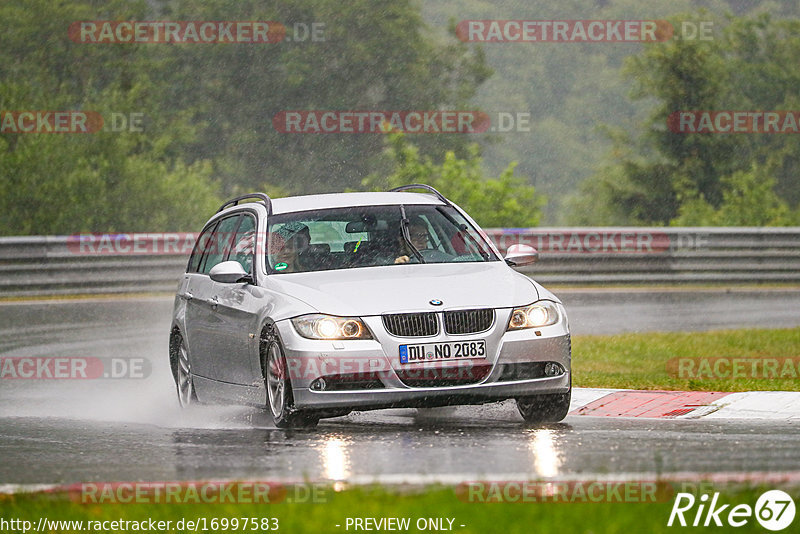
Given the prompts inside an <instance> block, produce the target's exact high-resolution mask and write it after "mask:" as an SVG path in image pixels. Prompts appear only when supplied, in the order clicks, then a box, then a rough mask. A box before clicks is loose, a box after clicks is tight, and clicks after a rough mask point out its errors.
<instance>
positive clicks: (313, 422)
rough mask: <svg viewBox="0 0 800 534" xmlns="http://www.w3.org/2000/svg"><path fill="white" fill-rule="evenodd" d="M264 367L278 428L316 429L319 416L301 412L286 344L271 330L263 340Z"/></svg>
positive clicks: (268, 397)
mask: <svg viewBox="0 0 800 534" xmlns="http://www.w3.org/2000/svg"><path fill="white" fill-rule="evenodd" d="M261 359H262V362H261V365H262V369H263V371H264V386H265V387H266V390H267V408H269V411H270V413H271V414H272V420H273V421H274V422H275V426H277V427H278V428H303V427H315V426H317V423H319V417H318V416H317V415H315V414H314V413H313V412H307V411H298V410H297V409H296V408H295V406H294V398H293V397H292V382H291V380H290V377H289V373H288V372H287V365H286V355H285V353H284V351H283V344H282V343H281V340H280V338H279V337H278V335H277V333H276V332H275V330H274V327H270V328H268V329H266V330H265V331H264V335H263V336H262V339H261Z"/></svg>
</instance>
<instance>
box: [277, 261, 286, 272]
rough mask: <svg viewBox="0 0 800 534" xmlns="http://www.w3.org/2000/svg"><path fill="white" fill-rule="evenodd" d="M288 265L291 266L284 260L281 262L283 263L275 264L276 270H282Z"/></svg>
mask: <svg viewBox="0 0 800 534" xmlns="http://www.w3.org/2000/svg"><path fill="white" fill-rule="evenodd" d="M288 266H289V265H288V264H286V263H283V262H281V263H276V264H275V270H276V271H282V270H284V269H286V268H287V267H288Z"/></svg>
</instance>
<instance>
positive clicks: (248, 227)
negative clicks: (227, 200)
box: [228, 215, 256, 273]
mask: <svg viewBox="0 0 800 534" xmlns="http://www.w3.org/2000/svg"><path fill="white" fill-rule="evenodd" d="M233 243H234V245H233V249H232V250H231V253H230V256H229V257H228V259H229V260H235V261H238V262H239V263H240V264H241V266H242V267H243V268H244V270H245V271H247V272H248V273H250V272H252V271H251V267H252V266H253V251H254V249H255V243H256V219H255V217H253V216H252V215H243V216H242V222H241V224H239V229H238V230H236V237H235V238H234V240H233Z"/></svg>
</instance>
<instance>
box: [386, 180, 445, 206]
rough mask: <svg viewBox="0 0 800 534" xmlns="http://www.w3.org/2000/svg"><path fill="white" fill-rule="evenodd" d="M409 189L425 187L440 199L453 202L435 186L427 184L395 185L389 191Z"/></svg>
mask: <svg viewBox="0 0 800 534" xmlns="http://www.w3.org/2000/svg"><path fill="white" fill-rule="evenodd" d="M409 189H425V190H426V191H428V192H429V193H433V194H434V195H436V197H437V198H438V199H439V200H441V201H442V202H444V203H445V204H448V205H449V204H451V202H450V201H449V200H447V199H446V198H445V196H444V195H443V194H441V193H440V192H439V191H437V190H436V189H434V188H433V187H431V186H429V185H427V184H408V185H401V186H400V187H395V188H394V189H389V192H390V193H395V192H398V191H408V190H409Z"/></svg>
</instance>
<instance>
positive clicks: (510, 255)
mask: <svg viewBox="0 0 800 534" xmlns="http://www.w3.org/2000/svg"><path fill="white" fill-rule="evenodd" d="M503 259H504V260H506V263H507V264H509V265H510V266H512V267H519V266H520V265H528V264H529V263H535V262H536V261H537V260H538V259H539V252H538V251H537V250H536V249H535V248H533V247H532V246H530V245H511V246H510V247H508V250H507V251H506V256H505V258H503Z"/></svg>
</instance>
